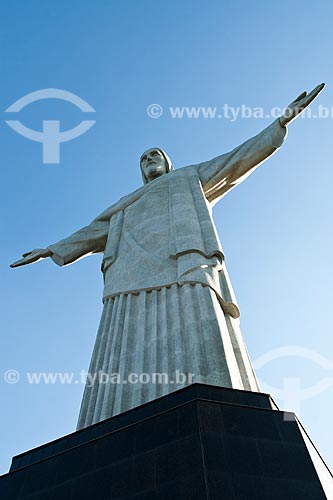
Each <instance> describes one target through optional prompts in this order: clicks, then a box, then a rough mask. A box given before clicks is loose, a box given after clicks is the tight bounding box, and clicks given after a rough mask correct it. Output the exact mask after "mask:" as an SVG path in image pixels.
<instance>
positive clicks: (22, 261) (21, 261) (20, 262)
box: [10, 259, 27, 267]
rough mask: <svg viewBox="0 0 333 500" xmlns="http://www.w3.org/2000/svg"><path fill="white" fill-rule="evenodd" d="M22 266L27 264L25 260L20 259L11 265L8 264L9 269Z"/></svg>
mask: <svg viewBox="0 0 333 500" xmlns="http://www.w3.org/2000/svg"><path fill="white" fill-rule="evenodd" d="M24 264H27V261H26V259H20V260H16V261H15V262H13V264H10V267H19V266H24Z"/></svg>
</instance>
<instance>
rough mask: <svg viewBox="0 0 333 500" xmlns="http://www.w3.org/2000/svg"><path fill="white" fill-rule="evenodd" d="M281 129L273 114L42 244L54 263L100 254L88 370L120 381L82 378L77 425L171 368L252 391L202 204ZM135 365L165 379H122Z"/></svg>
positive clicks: (124, 403) (135, 394)
mask: <svg viewBox="0 0 333 500" xmlns="http://www.w3.org/2000/svg"><path fill="white" fill-rule="evenodd" d="M285 135H286V129H285V128H283V127H281V126H280V124H279V121H278V120H277V121H275V122H273V123H272V124H271V125H270V126H269V127H267V128H266V129H265V130H264V131H262V132H261V133H260V134H258V135H257V136H255V137H254V138H252V139H250V140H248V141H247V142H245V143H244V144H242V145H241V146H239V147H237V148H235V149H234V150H233V151H231V152H230V153H226V154H223V155H221V156H219V157H217V158H214V159H213V160H210V161H207V162H204V163H200V164H198V165H191V166H188V167H183V168H181V169H178V170H175V171H171V172H169V173H168V174H165V175H162V176H161V177H159V178H157V179H155V180H153V181H151V182H149V183H148V184H146V185H145V186H143V187H142V188H140V189H138V190H136V191H135V192H133V193H132V194H130V195H128V196H125V197H124V198H122V199H121V200H119V201H118V202H117V203H115V204H114V205H112V206H111V207H110V208H108V209H107V210H105V211H104V212H103V213H102V214H101V215H99V216H98V217H97V218H96V219H94V220H93V221H92V222H91V224H89V225H88V226H86V227H84V228H82V229H80V230H79V231H77V232H75V233H74V234H73V235H71V236H70V237H68V238H66V239H64V240H61V241H59V242H58V243H55V244H53V245H50V246H49V247H48V249H49V250H50V251H51V252H52V255H51V257H52V259H53V260H54V261H55V262H56V263H57V264H58V265H66V264H70V263H72V262H75V261H76V260H77V259H79V258H82V257H83V256H86V255H89V254H92V253H99V252H103V253H104V256H103V262H102V271H103V275H104V292H103V302H104V308H103V314H102V319H101V323H100V327H99V331H98V334H97V339H96V344H95V347H94V352H93V356H92V360H91V365H90V369H89V373H90V374H91V375H92V376H94V374H95V375H96V374H98V373H106V374H115V373H118V374H119V376H120V380H121V382H120V383H119V379H118V378H117V382H116V383H112V382H110V383H108V384H106V383H105V379H103V380H104V383H100V378H99V377H96V376H95V379H94V380H95V382H94V383H91V382H89V381H88V383H87V385H86V388H85V392H84V396H83V401H82V405H81V412H80V417H79V423H78V428H83V427H86V426H88V425H91V424H93V423H96V422H98V421H100V420H103V419H105V418H108V417H110V416H113V415H115V414H117V413H119V412H123V411H126V410H128V409H130V408H133V407H135V406H138V405H140V404H143V403H145V402H147V401H150V400H152V399H155V398H156V397H159V396H161V395H164V394H167V393H169V392H172V391H174V390H176V389H177V388H179V386H180V384H179V383H177V382H176V381H175V380H174V379H175V373H176V371H177V372H179V373H183V374H185V375H186V374H191V377H192V378H188V379H187V380H186V382H185V384H186V383H191V382H192V383H193V382H201V383H207V384H213V385H221V386H225V387H233V388H237V389H247V390H253V391H258V390H259V388H258V385H257V381H256V377H255V375H254V372H253V369H252V366H251V362H250V360H249V357H248V354H247V351H246V348H245V345H244V342H243V340H242V336H241V332H240V328H239V320H238V317H239V309H238V306H237V303H236V299H235V296H234V293H233V290H232V287H231V284H230V281H229V278H228V275H227V271H226V267H225V262H224V255H223V250H222V247H221V244H220V241H219V237H218V235H217V231H216V228H215V225H214V222H213V219H212V215H211V208H212V205H213V204H214V203H215V202H217V201H218V200H219V199H221V198H222V197H223V196H224V195H225V194H226V193H227V192H228V191H230V190H231V189H232V188H234V187H235V186H236V185H238V184H239V183H240V182H241V181H242V180H244V179H245V178H246V177H247V176H248V175H249V174H250V173H251V172H252V171H253V170H254V169H255V168H256V167H257V166H258V165H259V164H260V163H261V162H263V161H264V160H265V159H266V158H268V157H269V156H270V155H271V154H273V153H274V152H275V151H276V149H277V148H278V147H280V146H281V145H282V143H283V141H284V138H285ZM142 373H145V374H147V377H148V378H149V375H150V378H151V379H152V378H153V377H152V374H153V373H154V374H156V373H164V374H166V375H167V376H168V381H167V382H165V380H166V379H163V383H160V384H159V383H152V382H151V381H150V382H149V383H141V382H139V383H138V382H135V383H128V376H129V375H130V374H136V375H137V378H138V377H139V376H140V374H142ZM147 377H146V379H145V380H147ZM90 380H93V379H90ZM124 380H125V383H123V381H124ZM141 380H142V379H141ZM155 382H156V380H155Z"/></svg>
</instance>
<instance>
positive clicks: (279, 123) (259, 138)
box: [198, 84, 325, 202]
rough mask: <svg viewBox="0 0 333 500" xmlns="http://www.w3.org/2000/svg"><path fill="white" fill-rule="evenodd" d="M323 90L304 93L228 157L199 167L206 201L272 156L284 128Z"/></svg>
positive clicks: (214, 197)
mask: <svg viewBox="0 0 333 500" xmlns="http://www.w3.org/2000/svg"><path fill="white" fill-rule="evenodd" d="M324 86H325V85H324V84H321V85H318V86H317V87H316V88H315V89H314V90H313V91H312V92H310V93H309V94H307V93H306V92H303V93H302V94H301V95H299V96H298V97H297V98H296V99H295V100H294V101H293V102H292V103H290V104H289V106H288V107H287V108H286V110H285V112H284V114H283V115H282V116H281V117H280V118H278V119H277V120H275V121H274V122H273V123H272V124H271V125H270V126H269V127H267V128H266V129H265V130H263V131H262V132H260V134H258V135H256V136H255V137H253V138H252V139H249V140H248V141H246V142H245V143H244V144H242V145H241V146H238V147H237V148H235V149H234V150H233V151H231V152H230V153H226V154H223V155H221V156H218V157H216V158H214V159H213V160H210V161H208V162H204V163H201V164H200V165H199V166H198V170H199V175H200V180H201V183H202V187H203V190H204V193H205V195H206V198H207V199H208V201H211V202H212V201H218V199H220V198H222V197H223V196H224V195H225V194H226V193H227V192H228V191H230V190H231V189H233V188H234V187H235V186H237V185H238V184H239V183H240V182H242V181H243V180H244V179H246V177H248V175H250V174H251V173H252V172H253V171H254V170H255V169H256V168H257V167H258V166H259V165H260V164H261V163H262V162H263V161H265V160H266V159H267V158H268V157H269V156H271V155H272V154H273V153H274V152H275V151H276V150H277V149H278V148H279V147H280V146H281V145H282V144H283V142H284V140H285V137H286V135H287V128H286V127H287V125H289V123H290V122H292V121H293V120H294V119H295V118H296V117H297V116H298V115H299V114H300V113H301V112H302V111H303V110H304V109H305V108H306V107H307V106H308V105H309V104H310V103H311V102H312V101H313V100H314V99H315V98H316V97H317V95H318V94H319V93H320V92H321V91H322V89H323V88H324Z"/></svg>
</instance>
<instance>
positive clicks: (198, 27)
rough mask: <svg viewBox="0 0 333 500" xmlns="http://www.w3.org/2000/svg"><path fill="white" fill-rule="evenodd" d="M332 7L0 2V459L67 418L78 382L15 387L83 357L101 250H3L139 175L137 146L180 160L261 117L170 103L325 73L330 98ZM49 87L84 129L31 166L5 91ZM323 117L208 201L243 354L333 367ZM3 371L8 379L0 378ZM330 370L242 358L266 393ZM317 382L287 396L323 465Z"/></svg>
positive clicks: (267, 99)
mask: <svg viewBox="0 0 333 500" xmlns="http://www.w3.org/2000/svg"><path fill="white" fill-rule="evenodd" d="M332 17H333V5H332V2H330V1H329V0H326V1H324V0H319V1H317V2H316V3H315V4H313V3H311V4H304V2H303V1H301V0H294V1H293V2H289V1H287V0H281V1H280V2H263V1H257V2H247V1H245V0H241V1H237V0H236V1H235V0H233V1H227V0H224V1H223V2H221V1H220V0H211V1H208V2H204V1H199V0H182V1H181V2H179V1H178V0H177V1H176V0H170V1H169V2H162V1H156V0H140V1H137V0H135V1H134V0H133V1H126V0H125V1H122V2H116V1H111V0H109V1H106V0H104V1H103V0H99V1H94V2H93V1H87V0H72V1H71V2H66V1H64V0H59V1H57V2H51V1H48V2H43V1H42V0H40V1H36V0H30V1H29V2H24V1H15V2H6V3H2V6H1V16H0V37H1V39H0V47H1V66H0V67H1V78H2V92H1V116H0V118H1V120H0V144H1V148H0V155H1V164H2V182H1V204H2V211H1V213H2V221H1V224H2V225H1V234H2V245H1V285H2V297H1V304H2V313H1V333H2V335H1V353H0V356H1V364H0V391H1V403H2V405H1V406H2V410H1V412H0V433H1V439H0V441H1V454H0V472H6V471H7V470H8V468H9V465H10V460H11V457H12V456H13V455H15V454H18V453H20V452H23V451H25V450H28V449H31V448H33V447H35V446H38V445H39V444H42V443H45V442H48V441H50V440H52V439H55V438H57V437H59V436H62V435H64V434H66V433H69V432H72V431H73V430H74V429H75V425H76V420H77V416H78V412H79V406H80V401H81V397H82V392H83V386H82V385H81V384H72V385H61V384H55V385H43V384H41V385H29V384H28V383H27V382H26V381H25V380H24V376H25V375H24V374H25V373H26V372H34V371H46V372H49V371H53V372H64V371H69V372H75V373H77V372H79V371H81V370H82V369H87V368H88V364H89V360H90V355H91V351H92V348H93V343H94V340H95V335H96V331H97V327H98V322H99V317H100V313H101V309H102V304H101V296H102V275H101V273H100V261H101V257H100V256H93V257H90V258H87V259H84V260H81V261H80V262H78V263H76V264H75V265H73V266H69V267H67V268H62V269H61V268H59V267H57V266H56V265H55V264H53V263H52V262H51V261H49V260H47V261H44V262H41V263H38V264H36V265H34V266H27V267H25V268H20V269H16V270H11V269H9V264H10V262H12V261H13V260H16V259H17V258H19V256H20V255H21V253H23V252H24V251H28V250H31V249H32V248H36V247H44V246H46V245H47V244H50V243H53V242H55V241H57V240H58V239H60V238H62V237H65V236H67V235H69V234H70V233H72V232H73V231H74V230H76V229H78V228H80V227H82V226H83V225H85V224H86V223H88V222H89V221H90V220H91V219H93V218H94V217H95V216H96V215H97V214H98V213H99V212H101V211H102V210H103V209H104V208H106V207H107V206H109V205H110V204H112V203H113V202H115V201H116V200H117V199H119V197H120V196H122V195H124V194H127V193H129V192H131V191H132V190H134V189H136V188H137V187H139V186H140V185H141V176H140V171H139V164H138V159H139V156H140V154H141V153H142V151H144V150H145V149H146V148H147V147H150V146H156V145H157V146H161V147H163V148H164V149H166V151H167V152H168V153H169V155H170V156H171V158H172V160H173V162H174V165H175V166H176V167H180V166H183V165H187V164H191V163H198V162H200V161H203V160H206V159H210V158H212V157H214V156H216V155H218V154H221V153H222V152H225V151H228V150H230V149H232V148H233V147H234V146H236V145H238V144H240V143H241V142H243V141H244V140H246V139H247V138H249V137H251V136H252V135H255V134H256V133H258V132H259V131H260V130H261V129H263V128H264V127H265V126H267V125H268V124H269V123H270V121H272V120H270V119H267V118H264V119H254V118H252V119H238V120H236V121H234V122H231V121H230V120H227V119H204V118H202V117H201V118H200V119H196V120H195V119H186V118H183V119H182V120H181V119H172V118H171V116H170V115H169V114H168V112H167V109H168V107H169V106H223V105H224V104H229V105H232V106H240V105H241V104H245V105H247V106H263V107H264V108H265V109H267V110H270V109H271V108H272V107H273V106H280V107H283V106H285V105H287V104H288V103H289V102H290V101H291V100H292V99H293V98H295V97H296V96H297V95H298V94H299V93H300V92H301V91H303V90H305V89H306V90H309V89H311V88H313V87H314V86H315V85H316V84H317V83H320V82H322V81H325V82H326V83H327V87H326V89H325V91H324V92H323V93H322V94H321V96H320V97H319V99H318V100H317V102H316V104H315V105H314V106H318V105H319V104H321V105H323V106H327V107H332V106H333V99H332V79H333V69H332V49H333V45H332V26H331V24H332ZM49 87H52V88H60V89H64V90H67V91H70V92H73V93H75V94H77V95H78V96H80V97H82V98H83V99H85V100H86V101H87V102H88V103H89V104H91V105H92V106H93V107H94V108H95V110H96V117H95V118H96V120H97V122H96V125H95V126H94V127H93V128H92V129H91V130H90V131H89V132H87V133H86V134H85V135H83V136H81V137H80V138H78V139H75V140H73V141H72V142H68V143H66V144H63V145H62V146H61V163H60V164H59V165H43V163H42V147H41V145H40V144H38V143H36V142H32V141H29V140H27V139H25V138H23V137H21V136H20V135H18V134H16V133H15V132H13V131H12V130H11V129H10V128H9V127H8V126H7V125H6V124H5V119H7V118H8V116H6V113H5V112H4V111H5V109H6V108H7V107H8V106H9V105H11V104H12V103H13V102H15V101H16V100H17V99H18V98H20V97H22V96H24V95H25V94H28V93H29V92H32V91H35V90H39V89H44V88H49ZM151 103H159V104H160V105H161V106H163V107H164V110H165V112H164V114H163V115H162V117H161V118H159V119H152V118H149V117H148V115H147V113H146V108H147V106H148V105H149V104H151ZM84 118H86V116H82V113H81V112H80V111H79V110H78V109H77V108H75V107H74V106H72V105H71V104H69V103H64V102H60V101H54V100H52V101H51V100H50V101H44V102H39V103H35V104H31V105H30V106H28V107H27V108H25V109H24V110H22V111H21V112H20V116H19V117H17V119H20V120H21V121H22V123H24V124H25V125H26V126H29V127H32V128H36V129H41V123H42V120H43V119H44V120H45V119H59V120H61V127H62V129H68V128H72V127H73V126H75V125H77V124H78V123H79V122H80V121H81V120H82V119H84ZM332 124H333V122H332V119H331V118H330V119H299V120H298V121H296V122H294V123H293V124H292V125H291V126H290V130H289V136H288V139H287V142H286V144H285V145H284V146H283V148H282V149H281V150H280V151H279V152H278V153H277V154H276V155H275V156H274V157H273V158H271V159H270V160H269V161H268V162H267V163H265V164H264V165H262V166H261V167H260V168H259V169H258V170H257V171H256V172H255V173H254V174H253V175H252V176H251V177H250V178H249V179H247V180H246V181H245V182H244V183H243V184H242V185H241V186H239V187H238V188H237V189H235V190H234V191H232V192H231V193H230V194H229V195H228V196H227V197H226V198H224V199H223V200H222V201H221V202H220V203H219V204H218V205H217V206H216V207H215V209H214V217H215V221H216V225H217V228H218V231H219V234H220V236H221V240H222V244H223V247H224V250H225V253H226V256H227V265H228V269H229V273H230V275H231V279H232V283H233V286H234V289H235V292H236V295H237V298H238V302H239V305H240V308H241V313H242V314H241V325H242V330H243V334H244V337H245V340H246V343H247V346H248V349H249V351H250V355H251V357H252V359H253V360H255V359H257V358H259V357H260V356H262V355H264V354H265V353H267V352H269V351H271V350H273V349H277V348H281V347H288V346H290V345H293V346H298V347H299V348H300V347H301V348H303V349H308V350H310V351H311V352H312V353H315V354H318V355H321V356H323V357H324V358H325V359H326V360H327V362H328V363H333V349H332V348H333V340H332V322H333V320H332V312H331V311H332V307H331V303H332V291H333V285H332V278H333V273H332V257H331V256H332V245H333V242H332V230H331V220H332V204H333V201H332V179H333V171H332V157H333V151H332V147H333V146H332V144H333V141H332ZM8 369H15V370H18V371H20V372H21V375H22V380H21V382H19V383H18V384H15V385H10V384H7V383H5V382H4V378H3V373H4V372H5V371H6V370H8ZM332 375H333V372H332V370H331V369H330V366H329V365H327V366H324V365H323V364H318V363H316V362H314V361H313V360H311V359H307V358H305V357H304V355H303V356H298V357H297V356H292V357H280V358H279V359H275V360H272V361H271V362H270V363H268V364H266V365H265V366H263V367H262V368H260V369H259V370H258V376H259V378H260V379H261V380H262V381H263V382H264V383H266V384H269V385H270V386H272V387H273V388H276V394H274V390H272V395H273V397H274V396H275V397H276V399H277V402H278V403H279V404H280V406H282V407H283V405H284V401H283V400H282V401H281V400H279V399H278V397H277V396H278V392H279V391H280V390H281V388H282V387H283V386H284V385H286V383H287V382H286V379H291V378H297V379H298V381H299V384H300V386H301V388H302V389H307V388H311V387H312V386H317V384H319V383H320V382H321V381H322V380H323V379H325V378H331V377H332ZM314 392H316V391H314ZM317 392H318V391H317ZM332 395H333V388H332V386H330V387H329V388H327V389H326V390H325V391H324V392H321V393H319V394H315V395H314V396H313V397H312V398H310V399H307V400H305V401H303V402H302V403H301V408H300V410H298V415H299V416H300V419H301V421H302V422H303V424H304V425H305V427H306V429H307V430H308V432H309V433H310V436H311V437H312V439H313V440H314V442H315V444H316V445H317V446H318V448H319V450H320V451H321V453H322V454H323V456H324V458H325V459H326V461H327V462H328V463H329V464H330V466H331V467H332V466H333V451H332V450H333V446H332V439H331V432H330V431H331V425H332V424H331V418H332V417H331V415H332V410H333V405H332ZM286 409H288V410H293V409H294V408H292V407H291V405H289V407H288V408H286Z"/></svg>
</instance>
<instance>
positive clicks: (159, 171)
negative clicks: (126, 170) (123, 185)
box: [140, 148, 167, 182]
mask: <svg viewBox="0 0 333 500" xmlns="http://www.w3.org/2000/svg"><path fill="white" fill-rule="evenodd" d="M140 165H141V168H142V171H143V173H144V175H145V176H146V178H147V179H148V182H149V181H153V180H154V179H156V178H157V177H160V176H161V175H163V174H166V173H167V162H166V159H165V158H164V156H163V154H162V153H161V152H160V151H159V150H158V149H156V148H153V149H147V151H145V152H144V153H143V155H142V156H141V159H140Z"/></svg>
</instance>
